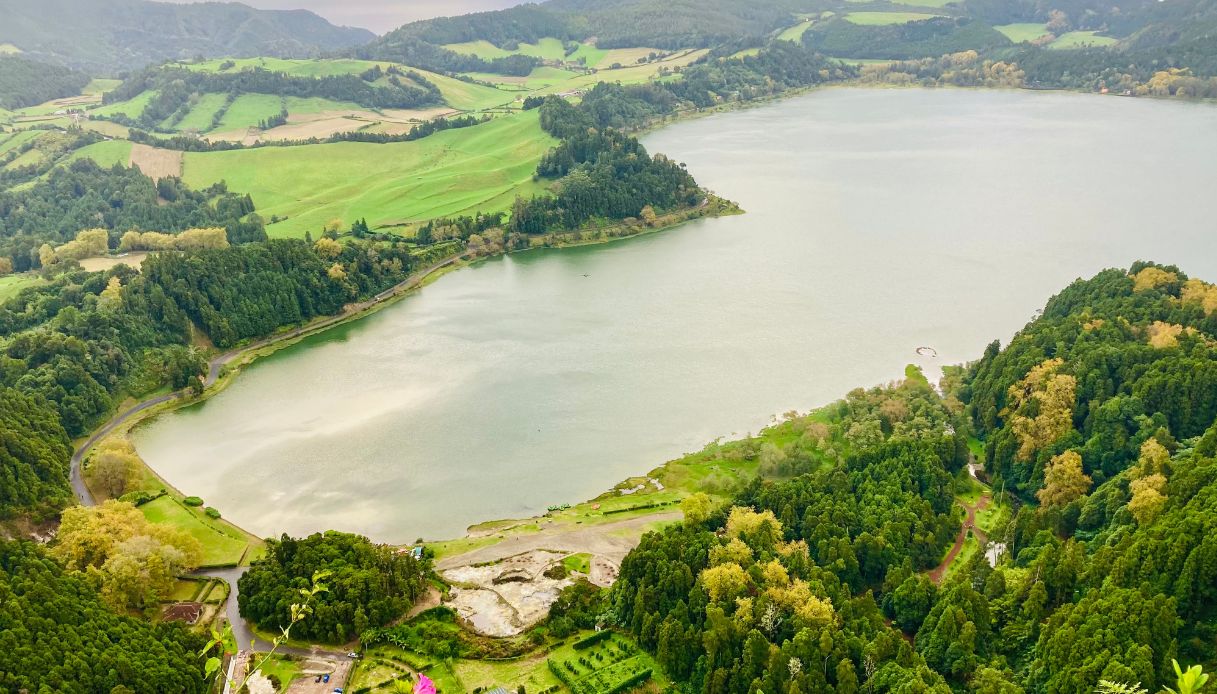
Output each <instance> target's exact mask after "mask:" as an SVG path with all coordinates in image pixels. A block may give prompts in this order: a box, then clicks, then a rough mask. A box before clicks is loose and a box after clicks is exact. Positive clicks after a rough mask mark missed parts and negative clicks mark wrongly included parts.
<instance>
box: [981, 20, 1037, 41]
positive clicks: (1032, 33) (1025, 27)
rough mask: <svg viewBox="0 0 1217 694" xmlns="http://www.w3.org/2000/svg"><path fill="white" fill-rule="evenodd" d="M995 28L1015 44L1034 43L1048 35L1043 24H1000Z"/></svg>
mask: <svg viewBox="0 0 1217 694" xmlns="http://www.w3.org/2000/svg"><path fill="white" fill-rule="evenodd" d="M993 28H994V29H997V30H998V31H1000V32H1001V33H1002V34H1003V35H1004V36H1005V37H1006V38H1008V39H1010V40H1011V41H1013V42H1014V43H1022V42H1023V41H1034V40H1036V39H1038V38H1039V37H1041V36H1043V35H1044V34H1047V33H1048V29H1047V27H1045V26H1044V25H1043V24H1035V23H1027V22H1020V23H1017V24H999V25H997V26H995V27H993Z"/></svg>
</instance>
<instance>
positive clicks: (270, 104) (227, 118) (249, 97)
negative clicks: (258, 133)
mask: <svg viewBox="0 0 1217 694" xmlns="http://www.w3.org/2000/svg"><path fill="white" fill-rule="evenodd" d="M282 108H283V98H282V97H279V96H274V95H273V94H242V95H241V96H238V97H237V99H236V101H233V102H232V105H231V106H229V107H228V110H227V111H225V112H224V117H223V118H222V119H221V120H220V124H219V125H217V126H216V128H215V131H216V132H228V131H231V130H242V129H244V128H252V127H256V126H257V125H258V122H259V121H262V120H266V119H268V118H273V117H275V116H277V115H279V111H280V110H281V109H282Z"/></svg>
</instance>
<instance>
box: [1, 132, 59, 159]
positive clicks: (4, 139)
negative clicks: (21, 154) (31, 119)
mask: <svg viewBox="0 0 1217 694" xmlns="http://www.w3.org/2000/svg"><path fill="white" fill-rule="evenodd" d="M46 132H47V131H45V130H18V131H17V132H15V133H11V134H6V135H0V156H3V155H5V154H8V153H9V152H11V151H13V150H14V149H17V148H18V147H20V146H22V145H24V144H25V143H27V142H31V141H33V140H37V139H38V138H39V137H41V136H42V135H43V134H45V133H46Z"/></svg>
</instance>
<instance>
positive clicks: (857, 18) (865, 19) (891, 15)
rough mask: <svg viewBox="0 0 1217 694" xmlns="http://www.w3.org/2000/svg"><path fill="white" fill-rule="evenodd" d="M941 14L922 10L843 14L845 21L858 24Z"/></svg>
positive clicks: (923, 17) (878, 24) (892, 21)
mask: <svg viewBox="0 0 1217 694" xmlns="http://www.w3.org/2000/svg"><path fill="white" fill-rule="evenodd" d="M941 16H942V15H937V14H925V13H924V12H849V13H846V14H845V15H844V17H845V21H847V22H850V23H852V24H857V25H859V26H887V25H890V24H907V23H909V22H917V21H921V20H923V19H933V18H934V17H941Z"/></svg>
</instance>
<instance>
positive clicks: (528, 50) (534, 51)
mask: <svg viewBox="0 0 1217 694" xmlns="http://www.w3.org/2000/svg"><path fill="white" fill-rule="evenodd" d="M444 48H447V49H448V50H450V51H453V52H454V53H461V54H463V55H472V56H475V57H478V58H481V59H483V60H494V59H495V58H504V57H507V56H509V55H528V56H532V57H534V58H540V59H541V60H552V61H560V60H565V59H566V46H565V45H564V44H563V43H562V42H561V41H560V40H558V39H555V38H544V39H541V40H540V41H538V42H536V43H521V44H520V45H519V46H518V47H517V48H516V49H515V50H514V51H509V50H506V49H503V48H499V47H498V46H496V45H494V44H493V43H490V42H489V41H468V42H465V43H450V44H448V45H446V46H444Z"/></svg>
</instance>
